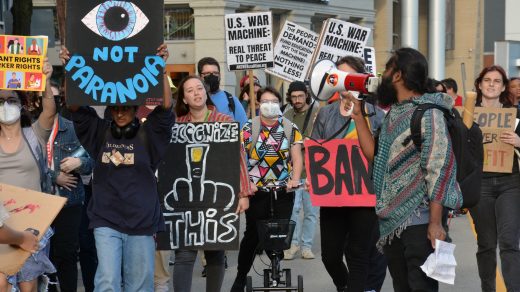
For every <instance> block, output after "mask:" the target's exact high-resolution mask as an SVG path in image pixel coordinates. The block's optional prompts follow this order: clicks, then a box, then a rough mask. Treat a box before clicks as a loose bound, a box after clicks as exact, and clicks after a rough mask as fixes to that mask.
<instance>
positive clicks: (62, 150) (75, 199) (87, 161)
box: [49, 115, 94, 206]
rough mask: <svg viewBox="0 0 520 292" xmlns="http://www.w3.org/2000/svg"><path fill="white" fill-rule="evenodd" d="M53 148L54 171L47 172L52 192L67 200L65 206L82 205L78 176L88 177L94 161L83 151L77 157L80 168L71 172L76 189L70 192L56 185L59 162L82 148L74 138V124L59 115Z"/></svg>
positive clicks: (82, 188) (83, 194)
mask: <svg viewBox="0 0 520 292" xmlns="http://www.w3.org/2000/svg"><path fill="white" fill-rule="evenodd" d="M53 146H54V149H53V150H54V153H53V159H54V170H49V171H50V173H51V179H52V184H53V187H54V191H55V193H57V194H59V195H60V196H61V197H65V198H67V199H68V200H67V205H66V206H75V205H79V204H82V203H83V201H84V199H85V189H84V187H83V182H82V180H81V177H80V175H88V174H91V173H92V168H93V164H94V160H93V159H92V158H90V156H89V155H88V153H87V151H83V154H82V155H81V156H80V157H78V158H79V159H80V160H81V166H80V167H79V168H78V169H76V170H74V171H73V172H72V173H73V174H74V176H75V177H76V178H77V179H78V180H77V185H76V188H73V189H72V191H69V190H67V189H66V188H64V187H62V186H59V185H57V184H56V178H57V177H58V175H59V174H60V162H61V160H62V159H64V158H66V157H69V156H71V154H73V153H74V151H76V150H78V149H79V148H80V147H82V146H81V144H80V142H79V140H78V137H77V136H76V132H75V131H74V124H73V123H72V122H71V121H69V120H67V119H65V118H63V117H62V116H61V115H58V134H57V135H56V138H55V139H54V143H53ZM56 191H57V192H56Z"/></svg>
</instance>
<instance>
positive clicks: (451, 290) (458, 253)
mask: <svg viewBox="0 0 520 292" xmlns="http://www.w3.org/2000/svg"><path fill="white" fill-rule="evenodd" d="M244 221H245V219H244V217H243V216H242V217H241V234H242V232H243V230H244V227H245V224H244ZM338 224H341V223H340V222H338ZM319 232H320V231H319V228H317V229H316V237H315V245H314V247H313V251H314V254H315V255H316V258H315V259H313V260H304V259H302V258H301V257H300V255H299V254H297V257H296V258H295V259H294V260H290V261H282V268H287V269H291V273H292V282H293V285H294V283H296V281H297V280H296V277H297V275H302V276H303V287H304V291H306V292H336V289H335V287H334V284H333V283H332V280H331V278H330V277H329V275H328V274H327V272H326V271H325V267H324V266H323V263H322V262H321V247H320V240H319V238H320V235H319ZM450 236H451V238H452V239H453V243H455V244H456V245H457V247H456V248H455V258H456V260H457V269H456V278H455V285H447V284H441V285H440V288H439V291H443V292H444V291H446V292H473V291H480V280H479V277H478V271H477V262H476V259H475V253H476V250H477V243H476V240H475V237H474V235H473V232H472V229H471V224H470V221H469V220H468V218H467V217H466V216H460V217H457V218H453V219H451V222H450ZM237 255H238V251H228V253H227V258H228V264H229V268H228V270H227V272H226V275H225V278H224V284H223V287H222V292H228V291H229V290H230V288H231V285H232V284H233V280H234V277H235V275H236V268H237ZM172 259H173V258H172ZM268 263H269V260H268V258H267V256H266V255H265V254H264V255H262V256H260V257H259V256H257V257H256V259H255V263H254V269H251V272H250V273H249V275H251V276H252V278H253V286H260V285H261V284H262V279H263V278H262V276H261V275H260V273H261V272H262V270H263V269H264V268H267V264H268ZM171 268H172V267H170V271H171ZM255 271H256V272H258V273H259V274H256V272H255ZM201 272H202V266H201V265H200V261H197V263H196V264H195V268H194V271H193V285H192V292H204V291H205V287H206V286H205V285H206V278H203V277H201ZM78 285H81V287H79V289H78V291H79V292H83V291H84V289H83V287H82V284H81V280H79V281H78ZM170 291H173V289H172V283H171V282H170ZM381 291H382V292H392V291H393V288H392V279H391V277H390V273H388V271H387V274H386V278H385V283H384V285H383V288H382V290H381ZM497 291H500V289H498V290H497Z"/></svg>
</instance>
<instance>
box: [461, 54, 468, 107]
mask: <svg viewBox="0 0 520 292" xmlns="http://www.w3.org/2000/svg"><path fill="white" fill-rule="evenodd" d="M460 74H461V75H462V76H461V77H462V92H463V93H464V96H463V100H462V104H465V101H466V98H467V95H466V92H467V91H466V64H464V62H462V63H460Z"/></svg>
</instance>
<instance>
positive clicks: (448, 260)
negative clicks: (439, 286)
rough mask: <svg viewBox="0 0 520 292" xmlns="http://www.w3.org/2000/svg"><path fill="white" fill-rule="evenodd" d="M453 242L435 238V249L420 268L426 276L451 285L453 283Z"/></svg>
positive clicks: (455, 264)
mask: <svg viewBox="0 0 520 292" xmlns="http://www.w3.org/2000/svg"><path fill="white" fill-rule="evenodd" d="M454 251H455V244H452V243H448V242H445V241H442V240H438V239H436V240H435V251H434V252H433V253H432V254H430V255H429V256H428V258H427V259H426V261H425V262H424V264H423V265H422V266H421V269H422V270H423V272H424V273H425V274H426V276H428V277H430V278H432V279H435V280H437V281H439V282H443V283H446V284H451V285H453V284H454V283H455V267H456V266H457V261H456V260H455V255H454Z"/></svg>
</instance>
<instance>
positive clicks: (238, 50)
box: [224, 12, 273, 70]
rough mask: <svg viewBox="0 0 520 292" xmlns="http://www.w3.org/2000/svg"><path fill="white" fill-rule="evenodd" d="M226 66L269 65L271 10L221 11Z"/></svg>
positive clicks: (255, 67) (253, 66)
mask: <svg viewBox="0 0 520 292" xmlns="http://www.w3.org/2000/svg"><path fill="white" fill-rule="evenodd" d="M224 21H225V27H226V56H227V64H228V69H229V70H248V69H258V68H271V67H273V36H272V32H273V29H272V16H271V12H258V13H236V14H227V15H225V20H224Z"/></svg>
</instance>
